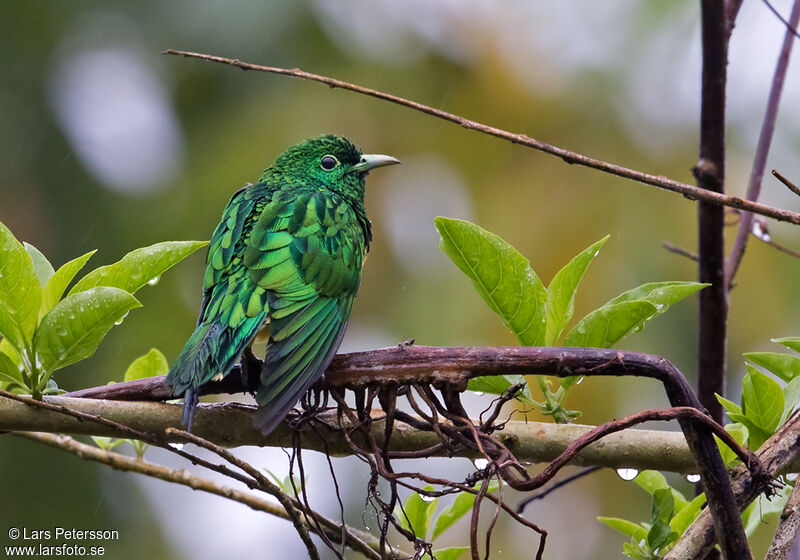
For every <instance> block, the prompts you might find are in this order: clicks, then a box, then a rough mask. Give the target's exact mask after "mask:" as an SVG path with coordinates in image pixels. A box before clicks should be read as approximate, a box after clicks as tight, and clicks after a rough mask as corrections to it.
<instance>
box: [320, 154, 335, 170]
mask: <svg viewBox="0 0 800 560" xmlns="http://www.w3.org/2000/svg"><path fill="white" fill-rule="evenodd" d="M319 165H320V167H322V169H324V170H325V171H330V170H331V169H333V168H335V167H336V166H337V165H339V160H338V159H336V158H335V157H333V156H322V159H321V160H320V161H319Z"/></svg>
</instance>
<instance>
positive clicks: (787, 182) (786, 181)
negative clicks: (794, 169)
mask: <svg viewBox="0 0 800 560" xmlns="http://www.w3.org/2000/svg"><path fill="white" fill-rule="evenodd" d="M772 174H773V175H774V176H775V177H776V178H777V179H778V181H780V182H781V183H783V184H784V185H786V186H787V187H789V190H790V191H792V192H793V193H794V194H796V195H797V196H800V187H798V186H797V185H795V184H794V183H792V182H791V181H790V180H789V179H787V178H786V177H784V176H783V175H781V174H780V173H779V172H778V171H777V170H776V169H773V170H772Z"/></svg>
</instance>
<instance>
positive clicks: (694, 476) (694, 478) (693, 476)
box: [686, 473, 700, 482]
mask: <svg viewBox="0 0 800 560" xmlns="http://www.w3.org/2000/svg"><path fill="white" fill-rule="evenodd" d="M686 480H688V481H689V482H700V475H699V474H696V473H692V474H687V475H686Z"/></svg>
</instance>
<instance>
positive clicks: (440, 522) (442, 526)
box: [431, 482, 500, 540]
mask: <svg viewBox="0 0 800 560" xmlns="http://www.w3.org/2000/svg"><path fill="white" fill-rule="evenodd" d="M499 487H500V486H499V485H498V484H497V483H496V482H492V483H491V484H489V488H488V489H487V493H491V492H494V491H495V490H497V489H498V488H499ZM475 488H477V485H476V486H475ZM474 503H475V494H470V493H469V492H460V493H459V494H458V495H457V496H456V499H455V500H453V503H452V504H450V506H449V507H446V508H445V509H444V510H442V512H441V513H440V514H439V516H438V517H437V518H436V522H435V523H434V525H433V534H432V535H431V539H432V540H433V539H436V538H437V537H438V536H439V535H441V534H442V533H444V532H445V531H446V530H447V529H449V528H450V527H452V526H453V524H454V523H455V522H456V521H458V520H459V519H461V518H462V517H464V515H466V514H467V512H469V511H470V510H472V505H473V504H474Z"/></svg>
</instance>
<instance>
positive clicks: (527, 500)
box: [517, 467, 602, 513]
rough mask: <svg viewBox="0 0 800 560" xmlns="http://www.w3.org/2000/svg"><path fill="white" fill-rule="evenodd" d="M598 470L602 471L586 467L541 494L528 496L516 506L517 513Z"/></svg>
mask: <svg viewBox="0 0 800 560" xmlns="http://www.w3.org/2000/svg"><path fill="white" fill-rule="evenodd" d="M600 469H602V467H586V468H585V469H581V470H579V471H578V472H576V473H575V474H573V475H570V476H568V477H566V478H564V479H563V480H559V481H558V482H556V483H555V484H551V485H550V486H548V487H547V488H546V489H544V490H542V491H541V492H537V493H536V494H534V495H533V496H528V497H527V498H525V499H524V500H522V501H521V502H520V503H519V504H517V513H522V512H524V511H525V508H526V507H528V504H530V503H531V502H535V501H536V500H542V499H544V498H546V497H547V496H548V495H549V494H550V493H551V492H555V491H556V490H558V489H559V488H563V487H564V486H566V485H567V484H570V483H572V482H575V481H576V480H580V479H581V478H583V477H584V476H588V475H590V474H593V473H596V472H597V471H599V470H600Z"/></svg>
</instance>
